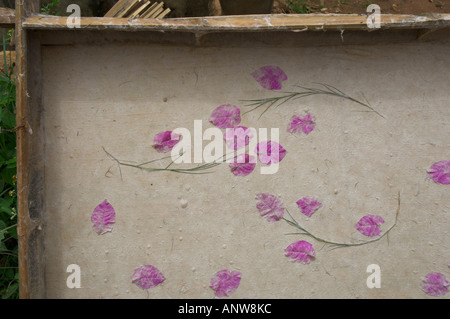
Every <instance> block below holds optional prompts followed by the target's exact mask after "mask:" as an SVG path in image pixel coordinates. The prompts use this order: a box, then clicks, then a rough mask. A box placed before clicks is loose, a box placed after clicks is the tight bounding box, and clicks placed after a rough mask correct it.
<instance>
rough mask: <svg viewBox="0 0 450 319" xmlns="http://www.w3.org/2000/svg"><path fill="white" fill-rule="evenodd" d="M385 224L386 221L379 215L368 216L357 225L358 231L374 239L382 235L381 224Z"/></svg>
mask: <svg viewBox="0 0 450 319" xmlns="http://www.w3.org/2000/svg"><path fill="white" fill-rule="evenodd" d="M383 223H384V219H383V218H382V217H381V216H377V215H366V216H364V217H362V218H361V219H360V220H359V221H358V223H356V225H355V227H356V229H357V230H358V231H359V232H360V233H361V234H363V235H364V236H368V237H374V236H378V235H379V234H380V233H381V228H380V224H383Z"/></svg>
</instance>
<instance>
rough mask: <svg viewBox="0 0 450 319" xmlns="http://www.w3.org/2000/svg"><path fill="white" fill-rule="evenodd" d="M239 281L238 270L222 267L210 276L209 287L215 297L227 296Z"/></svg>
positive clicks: (237, 285) (236, 286)
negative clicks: (222, 268)
mask: <svg viewBox="0 0 450 319" xmlns="http://www.w3.org/2000/svg"><path fill="white" fill-rule="evenodd" d="M240 282H241V273H240V272H237V271H230V270H227V269H224V270H221V271H219V272H217V273H216V274H215V275H214V276H213V277H212V278H211V282H210V285H209V287H210V288H211V289H213V290H214V293H215V295H216V297H228V296H230V295H231V294H232V293H233V292H234V291H235V290H236V289H237V288H238V287H239V283H240Z"/></svg>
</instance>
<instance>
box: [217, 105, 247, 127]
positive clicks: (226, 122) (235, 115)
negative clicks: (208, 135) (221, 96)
mask: <svg viewBox="0 0 450 319" xmlns="http://www.w3.org/2000/svg"><path fill="white" fill-rule="evenodd" d="M209 121H210V122H211V123H212V124H214V125H215V126H217V127H219V128H224V129H225V128H229V127H235V126H236V125H238V124H239V123H241V110H239V108H238V107H237V106H235V105H230V104H224V105H220V106H218V107H217V108H216V109H215V110H214V111H213V112H212V114H211V116H210V117H209Z"/></svg>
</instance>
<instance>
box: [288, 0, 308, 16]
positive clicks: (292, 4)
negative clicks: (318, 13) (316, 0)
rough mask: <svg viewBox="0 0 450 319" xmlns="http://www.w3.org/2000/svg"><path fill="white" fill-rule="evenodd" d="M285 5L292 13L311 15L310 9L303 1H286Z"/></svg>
mask: <svg viewBox="0 0 450 319" xmlns="http://www.w3.org/2000/svg"><path fill="white" fill-rule="evenodd" d="M287 4H288V7H289V9H291V10H292V11H293V12H294V13H311V8H310V6H309V4H308V3H307V2H306V1H305V0H292V1H291V0H288V1H287Z"/></svg>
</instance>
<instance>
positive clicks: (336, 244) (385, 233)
mask: <svg viewBox="0 0 450 319" xmlns="http://www.w3.org/2000/svg"><path fill="white" fill-rule="evenodd" d="M397 201H398V206H397V212H396V214H395V221H394V223H393V224H392V226H391V227H389V229H388V230H386V231H385V232H384V233H383V234H382V235H381V236H379V237H377V238H374V239H372V240H368V241H364V242H358V243H339V242H334V241H331V240H327V239H324V238H320V237H318V236H316V235H314V234H312V233H311V232H309V231H308V230H306V229H305V228H303V227H302V226H300V224H299V223H297V221H296V220H295V219H294V218H293V217H292V215H291V214H290V213H289V211H288V210H287V209H286V211H287V213H288V214H289V216H290V217H291V218H292V220H289V219H286V218H284V217H282V219H283V220H284V221H286V222H287V223H288V224H289V225H291V226H293V227H295V228H297V229H299V230H301V231H302V232H301V233H289V234H287V235H307V236H309V237H311V238H313V239H315V240H317V241H319V242H322V243H325V244H329V245H332V246H335V248H340V247H350V246H362V245H366V244H370V243H373V242H376V241H378V240H380V239H381V238H383V237H384V236H386V235H387V234H388V233H389V232H390V231H391V230H392V229H393V228H394V227H395V225H396V224H397V218H398V214H399V213H400V192H399V193H398V199H397Z"/></svg>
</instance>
